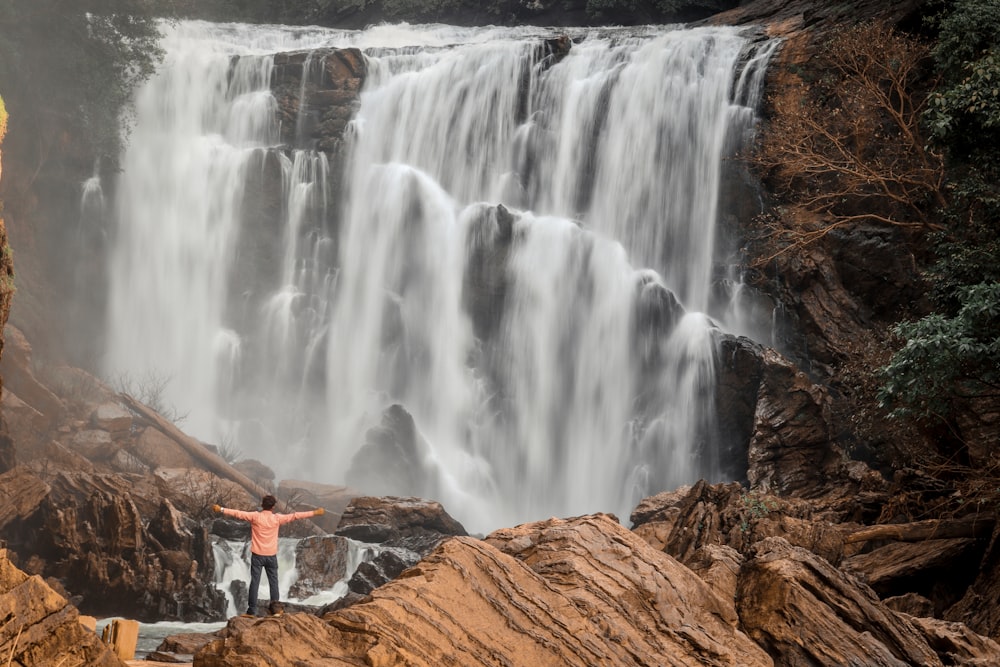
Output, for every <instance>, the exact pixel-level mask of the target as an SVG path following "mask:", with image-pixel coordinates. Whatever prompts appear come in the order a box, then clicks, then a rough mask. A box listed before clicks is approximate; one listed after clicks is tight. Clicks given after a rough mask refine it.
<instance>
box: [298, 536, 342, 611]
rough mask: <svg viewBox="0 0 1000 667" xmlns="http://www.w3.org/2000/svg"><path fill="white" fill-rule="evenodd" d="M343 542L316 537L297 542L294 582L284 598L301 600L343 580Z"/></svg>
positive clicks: (334, 538) (335, 537) (326, 537)
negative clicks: (296, 575)
mask: <svg viewBox="0 0 1000 667" xmlns="http://www.w3.org/2000/svg"><path fill="white" fill-rule="evenodd" d="M348 554H349V547H348V544H347V539H346V538H343V537H337V536H334V535H323V536H320V535H316V536H313V537H307V538H305V539H304V540H301V541H300V542H299V543H298V545H296V547H295V569H296V571H297V572H298V578H297V579H296V580H295V583H293V584H292V586H291V588H290V589H289V591H288V596H289V597H292V598H296V599H304V598H307V597H309V596H311V595H315V594H316V593H319V592H321V591H328V590H330V589H331V588H333V586H334V584H336V583H337V582H338V581H341V580H342V579H344V578H346V577H347V574H348V572H347V557H348Z"/></svg>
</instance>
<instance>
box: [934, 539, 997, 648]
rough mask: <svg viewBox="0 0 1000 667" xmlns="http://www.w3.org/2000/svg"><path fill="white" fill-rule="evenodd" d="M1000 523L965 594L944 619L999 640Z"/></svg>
mask: <svg viewBox="0 0 1000 667" xmlns="http://www.w3.org/2000/svg"><path fill="white" fill-rule="evenodd" d="M997 600H1000V523H997V524H995V526H994V528H993V535H992V537H991V538H990V541H989V546H988V547H987V548H986V553H985V554H984V555H983V558H982V561H980V565H979V568H978V572H977V574H976V577H975V581H973V583H972V585H971V586H969V588H968V589H967V590H966V591H965V595H964V596H963V597H962V599H961V600H959V601H958V602H957V603H956V604H955V605H954V606H952V607H951V608H949V609H948V610H947V611H946V612H945V614H944V617H945V619H946V620H949V621H960V622H962V623H964V624H966V625H967V626H969V627H970V628H971V629H972V630H973V631H975V632H978V633H979V634H981V635H985V636H987V637H989V638H991V639H993V640H996V641H1000V605H997V604H996V601H997Z"/></svg>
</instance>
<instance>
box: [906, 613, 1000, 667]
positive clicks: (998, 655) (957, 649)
mask: <svg viewBox="0 0 1000 667" xmlns="http://www.w3.org/2000/svg"><path fill="white" fill-rule="evenodd" d="M909 620H910V622H911V623H912V624H913V626H914V627H915V628H917V629H918V630H919V631H920V632H922V633H923V635H924V638H925V639H926V640H927V643H928V644H930V646H931V648H933V649H934V650H935V651H936V652H937V654H938V655H939V656H940V657H941V659H942V661H943V662H944V664H945V665H969V666H970V667H973V666H981V667H988V666H990V665H998V664H1000V644H997V643H996V642H995V641H993V640H992V639H989V638H987V637H982V636H980V635H977V634H976V633H975V632H973V631H972V630H970V629H969V628H968V627H967V626H965V625H963V624H962V623H949V622H947V621H941V620H938V619H934V618H910V619H909Z"/></svg>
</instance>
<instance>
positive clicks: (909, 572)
mask: <svg viewBox="0 0 1000 667" xmlns="http://www.w3.org/2000/svg"><path fill="white" fill-rule="evenodd" d="M982 549H983V545H981V544H980V541H979V540H975V539H972V538H957V539H948V540H924V541H921V542H895V543H891V544H886V545H885V546H881V547H878V548H876V549H873V550H871V551H869V552H867V553H862V554H858V555H856V556H852V557H850V558H848V559H846V560H845V561H844V562H843V564H842V566H841V567H842V569H843V570H844V571H845V572H847V573H849V574H852V575H854V576H855V577H857V578H858V579H860V580H861V581H863V582H865V583H866V584H868V585H869V586H871V587H872V588H873V589H874V590H875V592H876V593H878V594H879V595H880V596H882V597H892V596H897V595H903V594H905V593H917V594H920V595H922V596H924V597H926V598H928V599H930V600H931V601H932V602H933V603H934V611H935V612H936V613H934V614H931V615H938V614H940V613H941V612H943V611H944V609H946V608H947V607H950V606H951V605H952V604H954V603H955V602H957V601H958V599H959V598H960V597H961V595H962V593H963V592H964V591H965V590H966V589H967V588H968V587H969V585H970V584H971V583H972V581H973V579H974V578H975V576H976V571H977V569H978V567H977V566H978V565H979V560H980V558H981V556H982Z"/></svg>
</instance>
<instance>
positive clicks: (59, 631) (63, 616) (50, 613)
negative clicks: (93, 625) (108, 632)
mask: <svg viewBox="0 0 1000 667" xmlns="http://www.w3.org/2000/svg"><path fill="white" fill-rule="evenodd" d="M0 618H3V619H4V622H3V623H0V652H2V654H3V655H4V658H5V661H6V664H8V665H24V666H27V665H59V666H60V667H124V666H125V663H124V662H122V661H121V660H119V659H118V657H117V656H115V655H114V653H112V652H111V650H110V649H109V648H108V647H107V646H106V645H105V644H104V643H102V642H101V640H100V638H99V637H98V636H97V634H96V633H94V632H91V631H89V630H87V629H86V628H84V626H83V625H82V624H81V623H80V614H79V612H78V611H77V610H76V608H75V607H73V606H72V605H71V604H69V603H68V602H67V601H66V599H65V598H63V597H61V596H60V595H59V594H57V593H56V592H55V591H53V590H52V589H51V588H50V587H49V586H48V585H47V584H46V583H45V582H44V581H42V579H41V578H40V577H38V576H28V575H27V574H25V573H24V572H22V571H20V570H19V569H17V568H16V567H14V565H13V564H12V563H11V562H10V559H9V558H8V554H7V551H6V550H0Z"/></svg>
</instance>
